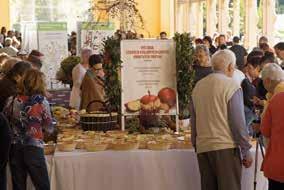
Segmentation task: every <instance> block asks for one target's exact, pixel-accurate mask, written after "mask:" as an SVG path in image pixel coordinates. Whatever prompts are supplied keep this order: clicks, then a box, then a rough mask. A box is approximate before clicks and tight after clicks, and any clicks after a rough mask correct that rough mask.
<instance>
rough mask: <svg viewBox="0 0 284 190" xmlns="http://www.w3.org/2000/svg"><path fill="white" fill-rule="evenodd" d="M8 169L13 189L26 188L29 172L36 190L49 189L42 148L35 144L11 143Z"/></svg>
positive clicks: (23, 189) (24, 189) (20, 189)
mask: <svg viewBox="0 0 284 190" xmlns="http://www.w3.org/2000/svg"><path fill="white" fill-rule="evenodd" d="M10 169H11V175H12V183H13V190H26V186H27V175H28V174H29V175H30V177H31V180H32V182H33V185H34V186H35V188H36V190H50V183H49V177H48V171H47V166H46V162H45V157H44V150H43V149H42V148H38V147H35V146H26V145H18V144H17V145H12V147H11V151H10Z"/></svg>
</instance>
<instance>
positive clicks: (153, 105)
mask: <svg viewBox="0 0 284 190" xmlns="http://www.w3.org/2000/svg"><path fill="white" fill-rule="evenodd" d="M140 103H141V108H142V109H143V110H145V111H147V110H148V111H152V110H159V109H160V106H161V101H160V99H159V97H158V96H155V95H152V94H151V93H150V91H148V95H145V96H143V97H142V98H141V100H140Z"/></svg>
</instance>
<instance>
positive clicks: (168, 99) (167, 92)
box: [158, 88, 176, 108]
mask: <svg viewBox="0 0 284 190" xmlns="http://www.w3.org/2000/svg"><path fill="white" fill-rule="evenodd" d="M158 97H159V99H160V100H161V103H162V104H167V105H168V106H169V108H172V107H174V106H175V105H176V92H175V90H173V89H171V88H163V89H161V90H160V91H159V93H158Z"/></svg>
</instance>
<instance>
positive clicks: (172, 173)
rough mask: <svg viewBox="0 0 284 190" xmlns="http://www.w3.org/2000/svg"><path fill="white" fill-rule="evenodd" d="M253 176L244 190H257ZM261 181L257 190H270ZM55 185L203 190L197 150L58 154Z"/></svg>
mask: <svg viewBox="0 0 284 190" xmlns="http://www.w3.org/2000/svg"><path fill="white" fill-rule="evenodd" d="M260 157H261V156H260ZM260 164H261V160H259V164H258V167H260ZM258 171H260V169H258ZM228 172H230V171H228ZM253 176H254V167H251V168H250V169H244V170H243V183H242V186H243V187H242V189H243V190H253V181H254V179H253ZM257 179H258V187H257V189H258V190H267V181H266V179H265V178H264V177H263V175H262V173H261V172H258V178H257ZM51 182H52V190H80V189H84V190H173V189H176V190H200V189H201V188H200V174H199V170H198V163H197V158H196V154H195V153H194V152H193V150H170V151H147V150H137V151H129V152H113V151H106V152H98V153H86V152H76V153H56V154H55V157H54V164H53V167H52V175H51Z"/></svg>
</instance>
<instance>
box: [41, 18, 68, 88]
mask: <svg viewBox="0 0 284 190" xmlns="http://www.w3.org/2000/svg"><path fill="white" fill-rule="evenodd" d="M37 29H38V42H39V51H40V52H42V53H43V54H44V58H43V67H42V71H43V72H44V74H45V75H46V81H47V86H48V88H53V89H54V88H55V89H58V88H63V85H61V84H57V83H56V82H55V81H56V73H57V71H58V70H59V68H60V63H61V61H62V60H63V59H64V58H66V57H68V39H67V23H64V22H51V23H38V27H37Z"/></svg>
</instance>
